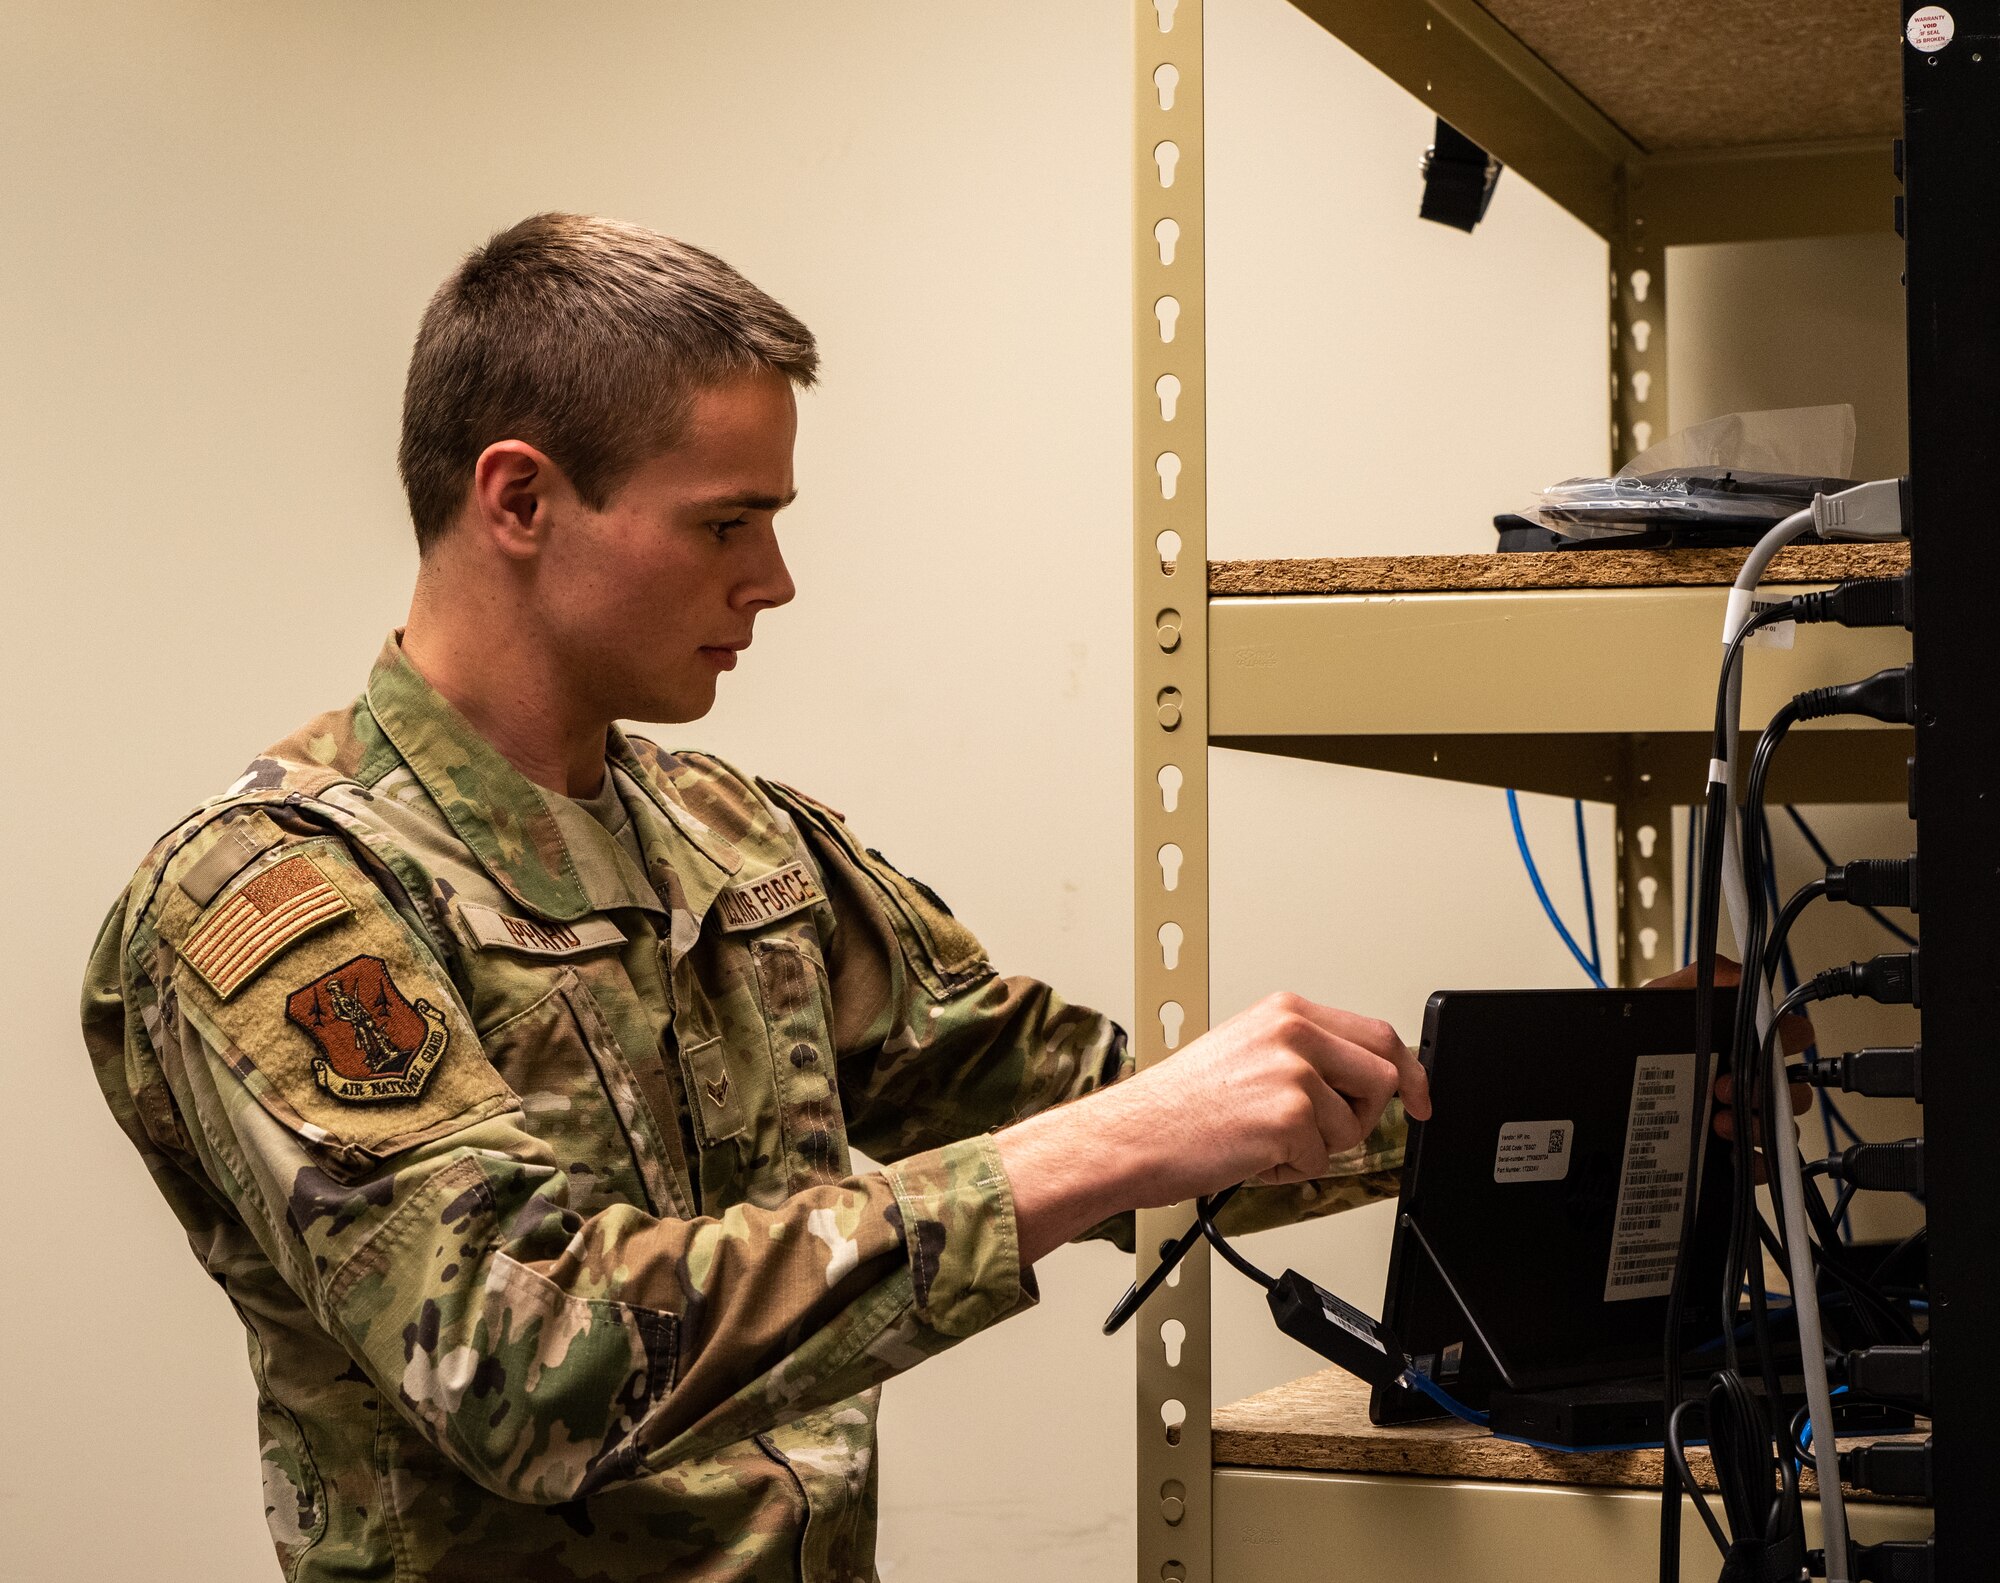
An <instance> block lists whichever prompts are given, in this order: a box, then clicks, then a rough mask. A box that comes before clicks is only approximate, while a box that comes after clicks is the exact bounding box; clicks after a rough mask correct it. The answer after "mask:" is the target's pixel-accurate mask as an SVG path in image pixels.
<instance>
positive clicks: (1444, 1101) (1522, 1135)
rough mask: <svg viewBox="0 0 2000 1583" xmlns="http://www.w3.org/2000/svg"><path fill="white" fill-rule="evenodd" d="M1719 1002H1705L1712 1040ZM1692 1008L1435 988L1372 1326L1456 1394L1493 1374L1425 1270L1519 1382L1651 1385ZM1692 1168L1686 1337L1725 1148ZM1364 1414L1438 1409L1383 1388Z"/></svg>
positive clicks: (1720, 1244) (1711, 1263) (1726, 1010)
mask: <svg viewBox="0 0 2000 1583" xmlns="http://www.w3.org/2000/svg"><path fill="white" fill-rule="evenodd" d="M1733 999H1734V996H1733V993H1730V992H1724V993H1723V994H1721V995H1719V996H1718V1003H1717V1020H1716V1026H1717V1029H1718V1031H1719V1033H1721V1034H1722V1035H1723V1036H1726V1032H1727V1029H1728V1027H1729V1017H1730V1014H1731V1006H1730V1003H1731V1002H1732V1001H1733ZM1694 1008H1695V995H1694V992H1693V991H1692V990H1636V991H1627V990H1594V989H1591V990H1501V991H1468V992H1448V993H1440V994H1437V995H1434V996H1432V997H1431V1001H1430V1005H1429V1007H1428V1008H1427V1010H1426V1014H1425V1019H1424V1035H1423V1047H1422V1058H1423V1061H1424V1064H1425V1066H1426V1068H1427V1069H1428V1070H1429V1073H1430V1079H1431V1102H1432V1108H1433V1114H1432V1119H1431V1120H1430V1121H1429V1122H1425V1123H1419V1124H1414V1125H1413V1126H1412V1127H1411V1132H1410V1146H1409V1153H1408V1158H1407V1160H1406V1163H1405V1165H1404V1168H1403V1187H1402V1200H1401V1206H1400V1208H1401V1211H1402V1212H1403V1213H1404V1214H1407V1215H1409V1216H1410V1217H1411V1218H1413V1219H1414V1220H1415V1221H1416V1223H1417V1225H1418V1227H1419V1228H1420V1229H1421V1230H1422V1232H1423V1238H1422V1239H1419V1238H1418V1237H1416V1236H1414V1235H1413V1234H1412V1233H1411V1231H1410V1228H1409V1227H1408V1226H1407V1225H1405V1224H1403V1223H1402V1219H1401V1216H1400V1215H1399V1218H1398V1225H1397V1230H1396V1236H1395V1242H1394V1245H1393V1249H1392V1252H1391V1257H1390V1265H1389V1287H1388V1294H1387V1296H1386V1298H1385V1300H1384V1304H1383V1319H1384V1322H1385V1323H1386V1324H1387V1325H1388V1326H1389V1328H1390V1329H1392V1330H1393V1331H1394V1332H1395V1333H1396V1335H1397V1336H1398V1337H1399V1338H1400V1339H1401V1341H1402V1343H1403V1346H1404V1347H1405V1349H1406V1350H1407V1351H1408V1352H1409V1353H1410V1355H1411V1356H1412V1357H1413V1358H1414V1359H1416V1360H1417V1363H1418V1365H1419V1367H1421V1368H1423V1369H1424V1370H1425V1372H1427V1373H1430V1374H1431V1375H1432V1376H1433V1377H1434V1378H1436V1379H1438V1380H1439V1381H1440V1382H1441V1383H1442V1384H1444V1385H1445V1386H1446V1387H1447V1388H1448V1389H1450V1390H1451V1391H1452V1392H1453V1394H1454V1395H1456V1396H1458V1397H1459V1398H1460V1399H1461V1400H1463V1401H1465V1402H1466V1403H1467V1404H1468V1405H1471V1406H1474V1407H1484V1406H1485V1405H1486V1401H1487V1397H1488V1395H1489V1393H1490V1392H1491V1390H1492V1388H1493V1387H1494V1386H1495V1385H1497V1384H1498V1383H1500V1380H1499V1375H1498V1373H1497V1371H1496V1370H1495V1369H1494V1367H1493V1365H1492V1363H1491V1361H1490V1359H1489V1358H1488V1357H1487V1355H1486V1353H1485V1351H1484V1350H1483V1348H1482V1347H1481V1344H1480V1342H1479V1340H1478V1338H1477V1336H1476V1334H1475V1333H1474V1330H1473V1328H1472V1326H1471V1325H1469V1324H1468V1323H1467V1321H1466V1319H1465V1317H1464V1314H1463V1312H1462V1311H1461V1309H1460V1306H1459V1304H1458V1302H1457V1301H1455V1300H1454V1298H1453V1297H1452V1295H1451V1291H1450V1288H1449V1287H1448V1286H1447V1285H1446V1283H1445V1281H1444V1280H1443V1279H1442V1278H1441V1277H1440V1275H1439V1273H1438V1268H1437V1266H1438V1265H1439V1264H1442V1265H1443V1267H1444V1269H1445V1270H1446V1271H1447V1272H1448V1273H1449V1275H1450V1277H1451V1280H1452V1282H1453V1283H1454V1284H1455V1285H1456V1286H1457V1288H1458V1291H1459V1293H1460V1295H1461V1296H1462V1297H1463V1298H1464V1299H1465V1302H1466V1305H1467V1306H1468V1307H1470V1308H1471V1310H1472V1311H1473V1315H1474V1317H1475V1318H1476V1319H1477V1320H1478V1322H1479V1326H1480V1328H1482V1329H1483V1330H1484V1331H1485V1332H1486V1335H1487V1336H1488V1338H1489V1339H1490V1340H1491V1341H1492V1343H1493V1345H1494V1347H1495V1349H1496V1350H1497V1351H1498V1352H1499V1353H1500V1355H1501V1357H1502V1358H1503V1359H1505V1361H1506V1363H1507V1365H1508V1368H1509V1369H1510V1370H1511V1371H1512V1373H1513V1375H1514V1377H1515V1382H1516V1384H1517V1385H1518V1386H1519V1387H1520V1388H1521V1389H1524V1390H1534V1389H1539V1388H1543V1387H1547V1386H1555V1385H1566V1384H1571V1383H1579V1382H1584V1381H1592V1380H1610V1379H1619V1378H1647V1377H1650V1378H1652V1379H1655V1380H1657V1379H1658V1378H1659V1374H1660V1352H1661V1339H1662V1333H1663V1330H1664V1327H1665V1324H1666V1306H1667V1296H1666V1294H1667V1289H1668V1284H1669V1282H1670V1280H1671V1278H1672V1273H1673V1263H1674V1256H1675V1251H1676V1246H1677V1242H1678V1238H1679V1233H1680V1225H1681V1212H1682V1211H1681V1205H1682V1200H1683V1195H1684V1192H1685V1188H1686V1176H1687V1169H1686V1167H1687V1150H1688V1145H1689V1141H1690V1137H1691V1136H1692V1135H1693V1133H1694V1132H1695V1130H1696V1129H1698V1128H1700V1127H1701V1126H1703V1125H1704V1123H1705V1117H1706V1107H1705V1106H1704V1105H1703V1104H1702V1099H1703V1097H1704V1096H1702V1095H1701V1094H1700V1093H1699V1092H1698V1091H1697V1084H1696V1078H1695V1070H1694V1068H1695V1061H1694V1054H1693V1052H1694ZM1711 1141H1712V1140H1711ZM1703 1162H1704V1163H1703V1176H1704V1187H1703V1191H1702V1194H1701V1199H1700V1212H1699V1216H1698V1220H1697V1228H1696V1238H1695V1243H1694V1248H1693V1255H1692V1271H1691V1273H1692V1275H1693V1280H1692V1281H1691V1284H1690V1285H1689V1287H1688V1292H1689V1305H1688V1306H1689V1325H1688V1329H1687V1331H1686V1339H1687V1341H1688V1343H1689V1344H1690V1345H1698V1344H1699V1343H1700V1342H1702V1341H1704V1340H1707V1339H1709V1338H1710V1337H1711V1336H1712V1335H1715V1334H1718V1333H1719V1331H1720V1328H1721V1322H1720V1319H1719V1318H1718V1316H1717V1315H1716V1312H1715V1309H1716V1300H1715V1294H1716V1292H1717V1290H1718V1285H1717V1283H1718V1282H1719V1280H1720V1278H1721V1268H1722V1263H1723V1258H1724V1241H1725V1239H1726V1236H1727V1215H1728V1177H1729V1163H1728V1148H1727V1146H1726V1145H1718V1146H1716V1147H1712V1148H1705V1149H1704V1150H1703ZM1425 1240H1428V1242H1429V1245H1430V1246H1429V1250H1426V1248H1425V1247H1424V1246H1423V1242H1424V1241H1425ZM1433 1252H1434V1253H1435V1256H1436V1257H1435V1259H1433V1258H1432V1257H1431V1254H1432V1253H1433ZM1374 1411H1375V1415H1376V1421H1377V1422H1389V1421H1392V1420H1394V1419H1396V1418H1405V1417H1412V1416H1430V1415H1431V1414H1433V1413H1434V1411H1435V1410H1434V1409H1432V1408H1431V1407H1430V1406H1429V1404H1428V1403H1426V1402H1425V1401H1424V1400H1423V1398H1421V1397H1420V1396H1417V1395H1416V1393H1414V1392H1410V1391H1380V1390H1378V1391H1377V1392H1376V1400H1375V1404H1374Z"/></svg>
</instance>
